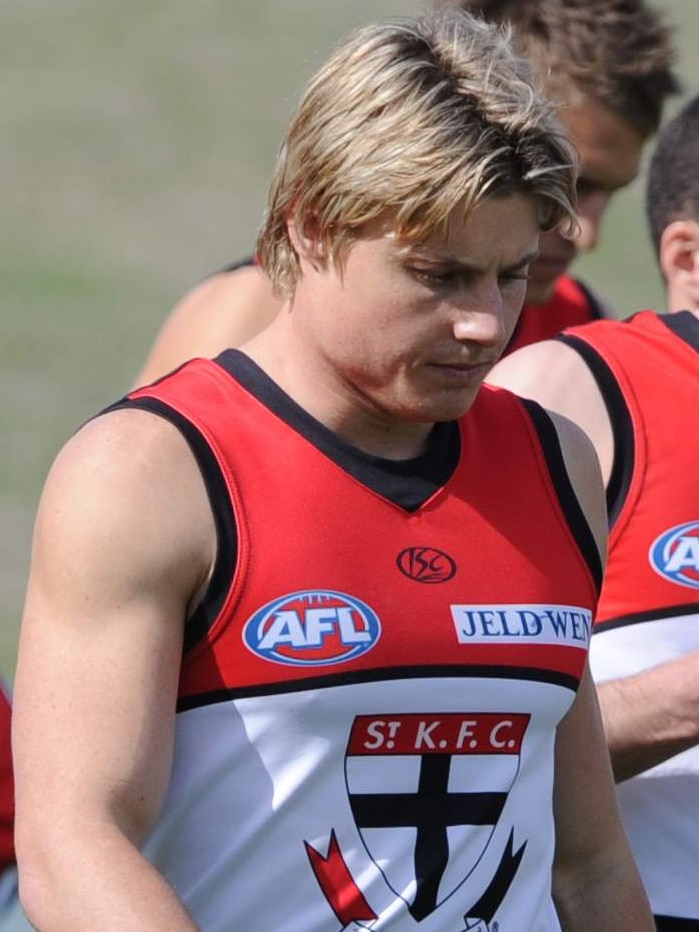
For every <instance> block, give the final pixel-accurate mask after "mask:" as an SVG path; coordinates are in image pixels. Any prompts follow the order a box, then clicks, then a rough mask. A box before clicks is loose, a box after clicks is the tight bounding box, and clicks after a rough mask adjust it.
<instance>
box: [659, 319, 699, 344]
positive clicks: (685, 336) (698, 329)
mask: <svg viewBox="0 0 699 932" xmlns="http://www.w3.org/2000/svg"><path fill="white" fill-rule="evenodd" d="M658 317H659V319H660V320H661V321H662V322H663V323H664V324H665V326H666V327H667V328H668V330H672V332H673V333H674V334H675V336H677V337H679V338H680V340H683V341H684V342H685V343H687V344H688V345H689V346H691V347H692V349H693V350H696V351H697V352H698V353H699V320H697V318H696V317H695V316H694V314H692V312H691V311H675V312H673V313H672V314H659V315H658Z"/></svg>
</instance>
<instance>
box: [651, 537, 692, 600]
mask: <svg viewBox="0 0 699 932" xmlns="http://www.w3.org/2000/svg"><path fill="white" fill-rule="evenodd" d="M648 559H649V560H650V565H651V566H652V567H653V569H654V570H655V572H656V573H658V574H659V575H660V576H662V577H663V578H664V579H669V580H670V582H674V583H677V584H678V585H680V586H688V587H689V588H690V589H699V521H690V522H689V523H688V524H678V525H677V526H676V527H672V528H670V529H669V530H667V531H665V532H664V533H663V534H661V535H660V537H658V538H657V539H656V540H655V541H653V544H652V545H651V548H650V551H649V552H648Z"/></svg>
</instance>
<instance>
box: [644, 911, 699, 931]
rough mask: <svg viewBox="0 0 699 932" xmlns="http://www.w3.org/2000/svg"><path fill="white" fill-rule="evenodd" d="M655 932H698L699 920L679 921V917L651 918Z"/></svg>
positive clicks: (656, 916) (657, 916) (655, 916)
mask: <svg viewBox="0 0 699 932" xmlns="http://www.w3.org/2000/svg"><path fill="white" fill-rule="evenodd" d="M653 919H655V929H656V932H699V919H681V918H680V917H679V916H659V915H658V914H657V913H656V914H655V915H654V916H653Z"/></svg>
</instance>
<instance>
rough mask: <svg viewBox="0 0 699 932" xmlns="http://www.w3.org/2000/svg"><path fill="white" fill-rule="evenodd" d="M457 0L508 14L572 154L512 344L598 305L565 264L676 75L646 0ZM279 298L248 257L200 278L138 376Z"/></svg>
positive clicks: (207, 351)
mask: <svg viewBox="0 0 699 932" xmlns="http://www.w3.org/2000/svg"><path fill="white" fill-rule="evenodd" d="M455 5H456V6H462V7H464V8H466V9H468V10H469V11H471V12H473V13H476V14H480V15H482V16H484V17H486V18H487V19H489V20H491V21H494V22H510V23H511V24H512V26H513V27H514V30H515V38H516V42H517V45H518V50H519V51H520V52H521V53H522V54H524V55H525V57H527V58H528V59H529V60H530V62H532V64H533V66H534V68H535V70H536V71H537V72H538V73H539V75H540V76H541V77H542V78H547V79H548V81H547V90H548V92H549V93H550V94H552V95H553V96H554V97H555V98H556V99H558V100H560V101H562V103H563V108H562V111H561V117H562V120H563V123H564V125H565V127H566V130H567V131H568V133H569V135H570V137H571V139H572V140H573V142H574V143H575V145H576V146H577V148H578V151H579V153H580V158H581V175H580V179H579V182H578V211H579V221H580V223H579V229H578V232H577V234H576V235H575V236H570V235H567V234H566V235H564V234H563V233H561V232H560V231H551V232H550V233H547V234H545V235H544V236H543V237H542V240H541V255H540V257H539V258H538V259H537V261H536V262H534V263H532V266H531V269H530V279H529V283H528V287H527V298H526V305H525V308H524V311H523V313H522V315H521V317H520V322H519V325H518V327H517V330H516V332H515V334H514V336H513V338H512V341H511V344H510V347H509V349H510V350H511V349H514V348H516V347H517V346H520V345H524V344H526V343H531V342H534V341H535V340H541V339H545V338H548V337H552V336H554V335H555V334H557V333H558V332H559V331H560V330H562V329H563V328H564V327H566V326H570V325H573V324H578V323H584V322H586V321H588V320H591V319H593V318H595V317H598V316H600V314H601V308H600V304H599V302H598V301H597V299H596V298H595V297H594V296H593V294H592V292H591V291H590V290H589V289H588V288H587V287H586V286H585V285H583V284H581V283H580V282H578V281H576V280H574V279H573V278H571V277H570V276H569V275H568V274H567V270H568V268H569V266H570V264H571V263H572V262H573V260H574V258H575V256H576V255H577V253H578V251H579V250H588V249H593V248H594V247H595V246H596V245H597V240H598V236H599V232H600V224H601V222H602V217H603V215H604V211H605V210H606V208H607V206H608V204H609V202H610V199H611V198H612V197H613V195H614V193H615V192H616V191H618V190H620V189H621V188H623V187H625V186H626V185H627V184H629V182H631V181H633V179H634V178H635V177H636V174H637V172H638V168H639V163H640V159H641V154H642V150H643V146H644V144H645V142H646V141H647V140H648V139H649V138H650V137H652V136H653V134H654V133H655V132H656V130H657V128H658V126H659V124H660V120H661V116H662V110H663V105H664V103H665V101H666V100H667V98H668V97H669V96H670V95H671V94H673V93H674V92H676V91H677V89H678V82H677V79H676V77H675V75H674V73H673V71H672V61H673V53H672V49H671V44H670V35H669V31H668V28H667V27H666V25H665V24H664V22H663V20H662V18H661V16H660V14H659V13H657V12H655V10H654V9H653V8H652V7H649V6H647V5H646V3H645V2H644V0H459V2H458V3H456V4H455ZM280 304H281V299H280V298H279V297H275V295H274V291H273V289H272V286H271V284H270V282H269V279H268V278H267V276H266V275H265V274H264V272H263V271H262V270H261V269H259V268H258V267H255V266H254V265H253V264H252V260H251V259H250V260H247V261H243V262H242V263H238V264H236V265H234V266H231V268H230V269H229V270H225V271H223V272H222V273H219V274H217V275H214V276H212V277H211V278H208V279H207V280H206V281H204V282H202V283H201V284H200V285H198V286H197V287H195V288H194V290H193V291H191V292H190V293H189V294H188V295H187V296H186V297H185V298H183V300H182V301H181V302H180V303H179V304H178V306H177V307H176V308H175V309H174V310H173V311H172V313H171V314H170V316H169V317H168V319H167V320H166V321H165V323H164V324H163V326H162V328H161V331H160V333H159V334H158V336H157V338H156V341H155V344H154V346H153V347H152V348H151V351H150V353H149V355H148V358H147V360H146V362H145V364H144V366H143V368H142V370H141V372H140V373H139V375H138V377H137V379H136V381H135V385H144V384H147V383H148V382H150V381H152V380H153V379H155V378H158V377H159V376H161V375H163V374H164V373H165V372H168V371H170V370H171V369H173V368H174V367H175V366H177V365H179V364H180V363H181V362H183V361H184V360H185V359H190V358H192V357H193V356H215V355H216V354H217V353H219V352H221V351H222V350H224V349H227V348H228V347H230V346H239V345H240V344H241V343H243V342H244V341H245V340H247V339H249V338H250V337H251V336H253V335H254V334H255V333H257V332H259V330H261V329H262V328H263V327H265V326H266V325H267V324H268V323H269V321H270V320H272V318H273V317H274V315H275V314H276V313H277V312H278V310H279V307H280Z"/></svg>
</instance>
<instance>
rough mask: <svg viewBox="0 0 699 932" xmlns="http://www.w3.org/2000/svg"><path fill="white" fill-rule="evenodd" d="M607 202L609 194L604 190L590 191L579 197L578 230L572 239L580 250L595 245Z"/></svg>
mask: <svg viewBox="0 0 699 932" xmlns="http://www.w3.org/2000/svg"><path fill="white" fill-rule="evenodd" d="M608 203H609V194H607V193H606V192H605V191H595V192H590V193H589V194H586V195H584V196H583V197H580V198H579V200H578V230H577V235H576V236H574V239H575V245H576V246H577V247H578V249H580V250H581V251H587V250H589V249H594V248H595V247H596V246H597V241H598V239H599V233H600V229H601V226H602V217H603V215H604V212H605V210H606V209H607V205H608Z"/></svg>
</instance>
